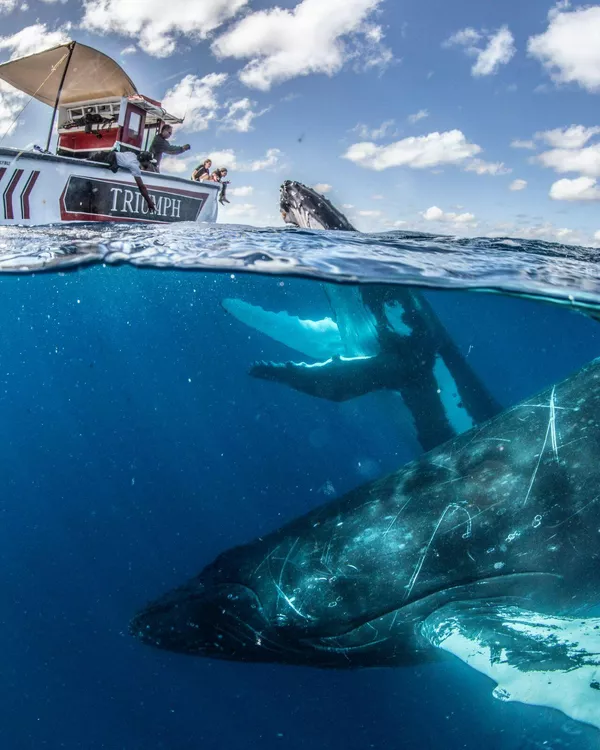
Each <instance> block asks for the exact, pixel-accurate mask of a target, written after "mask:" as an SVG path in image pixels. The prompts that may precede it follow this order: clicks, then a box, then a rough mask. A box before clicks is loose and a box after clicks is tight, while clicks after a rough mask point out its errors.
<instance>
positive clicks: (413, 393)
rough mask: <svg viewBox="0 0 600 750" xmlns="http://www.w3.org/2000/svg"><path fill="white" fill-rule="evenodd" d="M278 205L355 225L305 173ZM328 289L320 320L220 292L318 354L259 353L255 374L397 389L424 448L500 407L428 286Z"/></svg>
mask: <svg viewBox="0 0 600 750" xmlns="http://www.w3.org/2000/svg"><path fill="white" fill-rule="evenodd" d="M280 206H281V211H282V214H283V216H284V219H285V221H286V222H287V223H292V224H295V225H297V226H300V227H303V228H308V229H336V230H346V231H354V227H353V226H352V225H351V224H350V222H349V221H348V219H347V218H346V217H345V216H344V214H342V213H341V212H340V211H338V210H337V209H336V208H335V206H333V204H332V203H331V202H330V201H329V200H327V199H326V198H324V197H323V196H321V195H319V194H318V193H317V192H315V191H314V190H312V188H309V187H307V186H305V185H303V184H301V183H299V182H292V181H289V180H288V181H287V182H285V183H284V184H283V185H282V186H281V195H280ZM322 288H323V289H324V291H325V293H326V295H327V297H328V300H329V304H330V307H331V310H332V316H331V317H328V318H325V319H323V320H319V321H312V320H301V319H300V318H298V317H295V316H292V315H290V314H289V313H287V312H286V311H280V312H271V311H267V310H264V309H262V308H261V307H258V306H256V305H251V304H249V303H247V302H245V301H243V300H239V299H225V300H223V303H222V304H223V307H224V308H225V310H227V312H229V313H230V314H232V315H233V316H234V317H236V318H237V319H238V320H240V321H241V322H242V323H245V324H246V325H248V326H250V327H252V328H255V329H257V330H259V331H261V332H262V333H264V334H266V335H268V336H270V337H271V338H274V339H275V340H277V341H279V342H281V343H283V344H286V345H287V346H289V347H290V348H292V349H295V350H296V351H299V352H301V353H302V354H306V355H308V356H310V357H312V358H314V359H316V360H317V361H316V362H314V363H305V362H299V363H294V362H286V363H273V362H261V363H258V364H255V365H254V366H253V367H252V368H251V370H250V374H251V375H252V376H253V377H256V378H262V379H264V380H269V381H273V382H276V383H282V384H285V385H287V386H289V387H291V388H294V389H296V390H298V391H302V392H303V393H307V394H309V395H312V396H316V397H319V398H324V399H329V400H331V401H338V402H339V401H346V400H348V399H352V398H356V397H358V396H362V395H364V394H367V393H370V392H372V391H378V390H391V391H396V392H398V393H399V394H400V395H401V397H402V400H403V401H404V404H405V405H406V407H407V408H408V409H409V411H410V413H411V415H412V418H413V422H414V426H415V431H416V436H417V440H418V441H419V443H420V445H421V447H422V448H423V450H429V449H431V448H434V447H435V446H437V445H440V443H443V442H444V441H446V440H450V439H451V438H452V437H454V436H455V435H459V434H460V433H462V432H464V431H465V430H468V429H469V428H471V427H473V425H475V424H479V423H480V422H483V421H485V420H486V419H489V418H490V417H492V416H493V415H494V414H497V413H498V412H499V411H500V406H499V405H498V404H497V402H496V401H495V399H494V398H493V396H492V395H491V394H490V393H489V391H488V390H487V389H486V388H485V386H484V385H483V383H482V382H481V380H480V379H479V378H478V376H477V375H476V373H475V372H474V371H473V369H472V368H471V367H470V366H469V364H468V362H467V361H466V359H465V358H464V357H463V355H462V354H461V352H460V350H459V349H458V347H457V346H456V344H455V343H454V341H453V340H452V338H451V337H450V335H449V334H448V332H447V331H446V329H445V328H444V326H443V325H442V323H441V322H440V320H439V318H438V317H437V316H436V314H435V312H434V311H433V309H432V308H431V306H430V305H429V303H428V301H427V300H426V299H425V297H424V296H423V295H422V294H420V293H419V292H416V291H412V290H409V289H407V288H405V287H401V286H397V285H362V286H358V287H357V286H340V285H335V284H323V285H322Z"/></svg>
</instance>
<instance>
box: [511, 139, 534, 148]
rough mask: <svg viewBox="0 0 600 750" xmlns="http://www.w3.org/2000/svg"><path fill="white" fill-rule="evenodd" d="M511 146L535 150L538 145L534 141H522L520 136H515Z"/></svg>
mask: <svg viewBox="0 0 600 750" xmlns="http://www.w3.org/2000/svg"><path fill="white" fill-rule="evenodd" d="M510 145H511V148H523V149H529V150H530V151H535V149H536V148H537V146H536V145H535V143H534V142H533V141H522V140H519V138H515V139H514V140H513V141H511V144H510Z"/></svg>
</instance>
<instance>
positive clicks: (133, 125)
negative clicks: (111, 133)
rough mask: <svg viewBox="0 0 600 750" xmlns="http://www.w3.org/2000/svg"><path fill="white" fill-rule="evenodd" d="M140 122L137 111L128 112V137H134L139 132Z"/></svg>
mask: <svg viewBox="0 0 600 750" xmlns="http://www.w3.org/2000/svg"><path fill="white" fill-rule="evenodd" d="M141 124H142V118H141V116H140V115H139V114H138V113H137V112H130V113H129V125H128V126H127V136H128V137H129V138H135V136H136V135H138V134H139V132H140V126H141Z"/></svg>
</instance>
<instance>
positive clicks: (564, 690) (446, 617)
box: [421, 601, 600, 729]
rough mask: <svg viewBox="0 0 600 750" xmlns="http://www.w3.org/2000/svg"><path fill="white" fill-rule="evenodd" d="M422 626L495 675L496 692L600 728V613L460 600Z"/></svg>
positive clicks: (432, 638) (439, 643)
mask: <svg viewBox="0 0 600 750" xmlns="http://www.w3.org/2000/svg"><path fill="white" fill-rule="evenodd" d="M421 632H422V634H423V635H424V636H425V638H426V639H427V640H428V641H429V642H430V643H431V644H432V645H433V646H436V647H437V648H441V649H443V650H444V651H447V652H449V653H452V654H454V655H455V656H457V657H458V658H459V659H461V660H462V661H464V662H465V663H466V664H468V665H469V666H470V667H472V668H473V669H476V670H477V671H478V672H482V673H483V674H485V675H487V676H488V677H490V678H491V679H492V680H494V682H496V683H497V686H496V688H495V689H494V692H493V695H494V697H496V698H498V699H500V700H503V701H518V702H520V703H528V704H531V705H535V706H547V707H549V708H555V709H557V710H559V711H562V713H564V714H566V715H567V716H569V717H571V718H572V719H575V720H576V721H581V722H584V723H586V724H591V725H592V726H594V727H597V728H598V729H600V619H599V618H574V617H564V616H554V615H548V614H543V613H540V612H534V611H531V610H528V609H522V608H520V607H517V606H514V605H512V604H506V603H504V604H498V603H496V602H493V601H488V602H481V601H479V602H473V601H469V602H454V603H452V604H449V605H446V606H444V607H442V608H440V609H439V610H436V611H435V612H434V613H433V614H432V615H430V616H429V617H428V618H427V619H426V620H425V622H424V623H423V624H422V626H421Z"/></svg>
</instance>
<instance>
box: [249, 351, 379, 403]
mask: <svg viewBox="0 0 600 750" xmlns="http://www.w3.org/2000/svg"><path fill="white" fill-rule="evenodd" d="M374 359H375V358H374V357H355V358H345V357H332V358H331V359H328V360H327V361H326V362H317V363H315V364H306V363H305V362H299V363H296V362H286V363H285V364H278V363H275V362H258V363H256V364H255V365H254V366H253V367H252V368H251V370H250V375H252V377H255V378H261V379H262V380H271V381H273V382H275V383H282V384H284V385H287V386H289V387H290V388H294V389H295V390H296V391H301V392H302V393H307V394H308V395H309V396H317V397H318V398H325V399H328V400H329V401H348V400H349V399H352V398H356V397H357V396H363V395H365V394H366V393H370V392H371V391H373V390H377V389H378V388H382V387H385V386H384V385H383V384H378V383H377V380H376V378H377V375H378V374H379V373H378V372H377V368H376V367H374V366H373V361H374Z"/></svg>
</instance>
